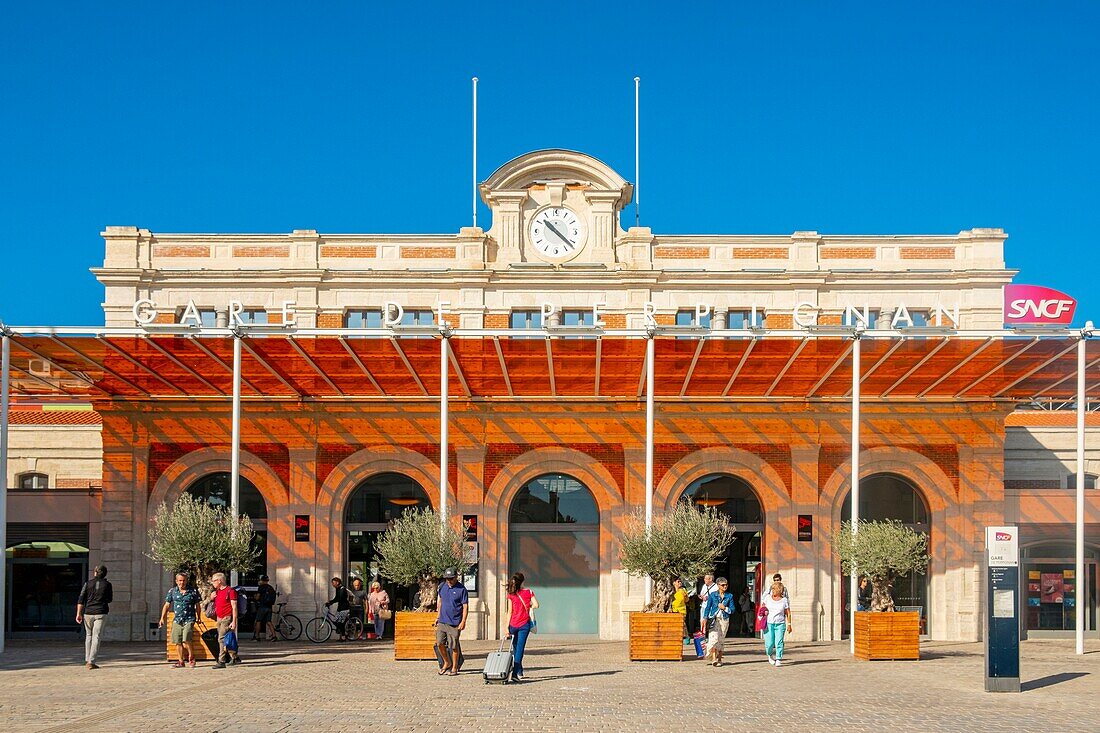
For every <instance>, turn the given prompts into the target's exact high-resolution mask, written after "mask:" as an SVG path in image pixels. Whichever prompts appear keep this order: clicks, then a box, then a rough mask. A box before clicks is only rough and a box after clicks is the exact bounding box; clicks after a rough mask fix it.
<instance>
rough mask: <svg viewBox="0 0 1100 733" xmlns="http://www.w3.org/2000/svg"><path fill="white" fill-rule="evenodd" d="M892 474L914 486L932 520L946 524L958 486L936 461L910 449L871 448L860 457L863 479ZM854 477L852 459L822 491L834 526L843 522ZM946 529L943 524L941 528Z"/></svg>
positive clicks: (822, 501)
mask: <svg viewBox="0 0 1100 733" xmlns="http://www.w3.org/2000/svg"><path fill="white" fill-rule="evenodd" d="M880 473H892V474H895V475H897V476H901V477H902V478H904V479H906V480H907V481H909V483H911V484H912V485H913V488H914V489H916V491H917V494H919V495H920V497H921V498H922V499H924V503H925V505H926V506H927V507H928V515H929V521H930V522H931V523H932V524H933V525H935V524H937V523H938V522H942V521H943V518H944V513H945V512H946V510H947V507H948V503H949V497H953V496H954V495H955V484H954V482H953V481H952V480H951V478H950V477H949V476H948V475H947V474H946V473H944V470H943V469H942V468H940V467H939V466H938V465H936V463H935V461H933V460H932V459H931V458H928V457H927V456H925V455H922V454H920V453H918V452H916V451H914V450H910V449H909V448H902V447H886V446H882V447H878V448H868V449H867V450H864V451H860V454H859V476H860V479H861V480H862V479H864V478H867V477H870V476H873V475H875V474H880ZM851 475H852V462H851V460H847V461H844V462H843V463H842V464H840V465H839V466H837V468H836V470H835V471H833V473H832V475H831V476H829V478H828V479H827V480H826V481H825V485H824V486H822V487H820V489H821V504H823V505H825V506H828V507H829V508H830V519H831V521H832V522H833V525H834V526H836V525H837V524H839V523H840V521H841V517H840V510H841V507H842V506H843V505H844V497H845V496H846V495H847V493H848V489H849V484H850V479H851ZM940 526H941V527H942V526H943V525H942V524H941V525H940Z"/></svg>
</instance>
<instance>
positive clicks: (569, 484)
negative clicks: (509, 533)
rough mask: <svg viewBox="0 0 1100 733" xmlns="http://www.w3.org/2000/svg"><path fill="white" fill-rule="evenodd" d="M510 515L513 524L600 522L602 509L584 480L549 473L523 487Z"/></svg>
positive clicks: (514, 500)
mask: <svg viewBox="0 0 1100 733" xmlns="http://www.w3.org/2000/svg"><path fill="white" fill-rule="evenodd" d="M509 519H510V521H511V522H512V523H513V524H599V523H600V510H599V508H598V507H597V506H596V500H595V499H593V498H592V494H591V492H589V491H588V489H587V488H586V487H585V485H584V484H582V483H581V482H580V481H578V480H577V479H575V478H573V477H572V476H566V475H565V474H563V473H548V474H546V475H544V476H539V477H538V478H537V479H534V480H533V481H530V482H528V484H527V485H526V486H524V487H523V488H522V489H520V490H519V493H518V494H516V498H515V499H513V500H512V511H511V514H510V516H509Z"/></svg>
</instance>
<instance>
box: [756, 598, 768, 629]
mask: <svg viewBox="0 0 1100 733" xmlns="http://www.w3.org/2000/svg"><path fill="white" fill-rule="evenodd" d="M767 628H768V607H767V606H765V605H763V604H761V605H760V610H759V611H757V612H756V630H757V631H766V630H767Z"/></svg>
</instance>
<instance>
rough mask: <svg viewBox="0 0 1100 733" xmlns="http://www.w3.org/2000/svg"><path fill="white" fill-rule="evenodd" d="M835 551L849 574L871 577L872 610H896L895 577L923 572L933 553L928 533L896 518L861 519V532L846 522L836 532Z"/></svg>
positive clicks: (842, 567)
mask: <svg viewBox="0 0 1100 733" xmlns="http://www.w3.org/2000/svg"><path fill="white" fill-rule="evenodd" d="M833 551H834V552H835V553H836V556H837V557H838V558H840V567H841V569H842V570H843V571H844V572H845V573H846V574H849V575H851V574H852V573H853V572H857V573H859V574H860V575H866V576H867V577H868V578H870V580H871V585H872V597H871V610H872V611H889V610H893V607H894V601H893V598H892V597H891V595H890V588H891V587H892V586H893V584H894V581H895V580H896V579H897V578H898V577H900V576H902V575H907V574H908V573H917V574H919V575H924V574H925V573H926V572H928V561H929V559H930V557H931V556H930V555H929V554H928V536H927V535H924V534H922V533H920V532H914V531H913V530H911V529H909V528H908V527H906V526H905V525H904V524H902V523H901V522H899V521H897V520H885V521H860V523H859V531H858V532H852V523H851V522H843V523H841V525H840V531H839V532H837V533H836V534H835V535H833Z"/></svg>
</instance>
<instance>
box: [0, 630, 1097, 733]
mask: <svg viewBox="0 0 1100 733" xmlns="http://www.w3.org/2000/svg"><path fill="white" fill-rule="evenodd" d="M465 647H466V653H467V657H468V659H467V663H466V667H465V671H464V672H463V674H461V675H459V676H458V677H439V676H438V675H436V674H435V665H434V664H433V663H431V662H395V661H393V659H392V654H393V652H392V646H391V645H390V644H389V643H388V642H387V643H380V644H377V645H371V644H370V643H363V644H360V643H346V644H341V643H337V642H329V643H327V644H323V645H311V644H259V645H256V644H249V645H247V646H245V647H243V648H242V655H243V657H244V658H245V663H244V664H242V665H240V666H238V667H233V668H229V669H225V670H214V669H212V668H211V667H210V665H209V663H206V664H204V665H200V666H199V667H198V668H196V669H194V670H191V669H171V668H170V667H169V666H168V665H167V664H166V663H163V662H161V661H159V658H158V657H157V656H156V655H157V651H158V650H159V649H162V648H163V647H160V646H159V645H154V644H127V645H122V644H105V645H104V649H103V660H102V663H103V667H102V668H101V669H99V670H93V671H89V670H85V669H84V668H83V666H82V665H80V659H81V652H82V645H81V646H80V647H78V645H77V644H75V643H61V642H36V643H31V642H21V641H16V642H12V643H10V644H9V647H8V650H7V651H6V652H5V653H4V654H3V655H2V656H0V731H5V732H7V731H13V732H15V731H17V732H19V733H22V732H23V731H28V732H31V731H35V732H38V733H45V732H47V731H111V732H112V733H116V732H120V731H141V732H143V733H144V732H145V731H149V730H157V729H160V730H166V729H169V728H171V729H179V730H187V731H191V732H205V731H233V732H234V733H246V732H248V731H262V732H264V733H267V732H270V731H311V732H312V731H358V730H401V731H438V730H442V729H444V727H446V728H447V729H451V730H455V729H462V730H474V731H478V732H479V733H482V732H484V731H497V730H500V731H504V730H527V731H574V730H576V731H580V730H584V731H600V730H614V731H624V730H646V731H659V730H670V729H681V728H682V729H698V728H699V726H700V725H703V724H704V721H707V720H708V719H709V720H713V721H714V723H715V725H716V726H718V727H717V728H716V729H721V730H745V729H753V728H755V729H756V730H773V729H774V730H784V731H844V732H845V733H852V732H853V731H864V730H867V731H870V730H874V731H876V732H881V731H893V730H903V729H904V730H913V731H951V732H952V733H963V732H965V731H982V732H983V733H987V732H993V731H1020V730H1051V729H1052V728H1057V729H1058V730H1059V731H1060V732H1062V731H1093V732H1095V731H1098V730H1100V718H1098V717H1097V712H1096V707H1095V706H1096V699H1097V696H1098V693H1100V643H1097V642H1095V641H1090V642H1089V645H1088V647H1087V651H1088V652H1089V653H1087V654H1085V655H1084V656H1082V657H1077V656H1075V655H1074V654H1073V653H1072V652H1073V648H1072V641H1042V642H1040V641H1031V642H1025V643H1024V644H1023V647H1022V649H1023V652H1022V655H1023V660H1022V668H1023V679H1024V692H1023V693H1022V694H1018V695H1014V694H989V693H986V692H984V691H983V679H982V645H981V644H947V643H935V642H934V643H928V644H925V645H923V646H922V655H923V659H922V660H921V661H919V662H874V663H867V662H858V661H855V660H853V659H851V658H850V657H849V656H848V653H847V649H848V647H847V644H846V643H843V644H841V643H821V644H791V645H790V646H789V647H788V650H787V660H786V661H787V662H788V664H787V666H784V667H783V668H781V669H775V668H773V667H771V666H769V665H768V664H767V662H766V661H765V659H764V655H763V652H762V650H761V647H760V644H759V642H755V641H748V640H744V641H732V640H731V641H730V642H729V643H728V644H727V656H726V666H724V667H722V668H720V669H714V668H711V667H707V666H704V665H703V664H702V663H701V662H697V661H695V660H691V661H687V660H685V661H683V662H634V663H631V662H628V661H626V653H627V651H626V644H625V643H624V642H600V641H592V640H588V639H576V638H554V637H539V636H533V637H531V642H530V644H529V647H528V652H529V654H528V657H527V659H526V660H525V661H526V667H527V672H528V678H527V681H525V682H524V683H522V684H520V685H508V686H500V685H486V684H484V683H483V681H482V679H481V674H480V670H481V666H482V660H483V658H484V655H485V653H486V652H487V651H489V650H490V649H491V648H492V644H491V642H466V644H465ZM777 726H778V727H777ZM705 727H709V726H705Z"/></svg>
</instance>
